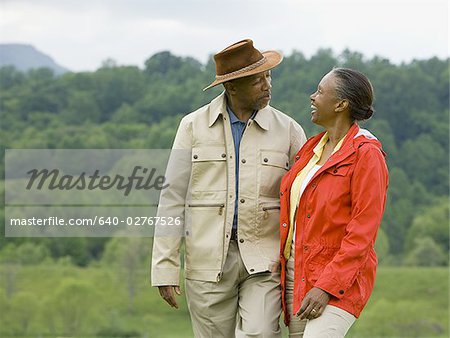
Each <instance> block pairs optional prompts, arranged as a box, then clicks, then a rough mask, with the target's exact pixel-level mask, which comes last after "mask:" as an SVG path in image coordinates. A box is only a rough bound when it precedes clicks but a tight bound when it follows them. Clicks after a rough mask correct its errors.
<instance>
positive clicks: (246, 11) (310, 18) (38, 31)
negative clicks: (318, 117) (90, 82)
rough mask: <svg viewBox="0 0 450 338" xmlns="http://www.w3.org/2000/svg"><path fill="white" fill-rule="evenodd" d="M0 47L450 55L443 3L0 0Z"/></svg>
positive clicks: (64, 55)
mask: <svg viewBox="0 0 450 338" xmlns="http://www.w3.org/2000/svg"><path fill="white" fill-rule="evenodd" d="M0 4H1V7H0V43H27V44H32V45H34V46H35V47H36V48H37V49H38V50H40V51H42V52H44V53H46V54H48V55H50V56H51V57H53V59H54V60H55V61H56V62H58V63H59V64H60V65H62V66H64V67H67V68H69V69H70V70H73V71H82V70H95V69H97V68H98V67H99V66H100V65H101V63H102V61H104V60H105V59H107V58H112V59H114V60H116V61H117V63H118V64H127V65H128V64H134V65H138V66H143V63H144V61H145V60H146V59H147V58H149V57H150V56H151V55H153V54H154V53H156V52H159V51H162V50H169V51H171V52H173V53H174V54H176V55H180V56H192V57H194V58H196V59H198V60H199V61H201V62H203V63H204V62H206V60H207V59H208V57H209V56H210V55H211V54H213V53H215V52H217V51H219V50H221V49H223V48H224V47H226V46H227V45H229V44H231V43H233V42H236V41H238V40H241V39H243V38H251V39H253V40H254V44H255V46H256V47H257V48H258V49H261V50H267V49H277V50H280V51H282V52H284V54H286V55H289V54H290V53H291V52H292V51H293V50H297V51H300V52H302V53H304V54H305V55H306V56H307V57H309V56H311V55H313V54H314V53H315V52H316V51H317V49H318V48H332V49H333V51H334V52H335V53H336V54H339V53H340V52H341V51H342V50H343V49H345V48H349V49H350V50H352V51H358V52H361V53H363V54H364V55H365V56H366V57H368V58H370V57H372V56H374V55H379V56H382V57H385V58H388V59H390V60H391V61H392V62H394V63H399V62H402V61H406V62H409V61H411V60H412V59H425V58H429V57H432V56H438V57H440V58H446V57H448V55H449V49H448V48H449V25H448V22H449V5H448V0H308V1H306V0H276V1H274V0H270V1H269V0H226V1H217V0H89V1H88V0H0Z"/></svg>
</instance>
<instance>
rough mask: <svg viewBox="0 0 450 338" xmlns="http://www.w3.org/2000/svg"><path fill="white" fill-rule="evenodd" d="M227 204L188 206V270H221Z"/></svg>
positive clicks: (193, 204) (196, 204)
mask: <svg viewBox="0 0 450 338" xmlns="http://www.w3.org/2000/svg"><path fill="white" fill-rule="evenodd" d="M224 208H225V203H191V204H188V210H187V219H188V227H187V232H186V268H190V269H205V270H209V269H221V265H222V259H223V241H224V231H225V224H224V222H225V215H224V212H223V211H224Z"/></svg>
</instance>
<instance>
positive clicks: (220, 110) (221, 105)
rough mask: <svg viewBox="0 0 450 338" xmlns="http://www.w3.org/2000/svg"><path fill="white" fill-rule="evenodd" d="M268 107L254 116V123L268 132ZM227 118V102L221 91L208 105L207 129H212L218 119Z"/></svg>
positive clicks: (269, 112)
mask: <svg viewBox="0 0 450 338" xmlns="http://www.w3.org/2000/svg"><path fill="white" fill-rule="evenodd" d="M270 114H271V111H270V106H266V107H264V108H263V109H260V110H258V112H257V113H256V115H255V118H254V121H255V122H256V123H258V125H259V126H260V127H261V128H262V129H264V130H269V126H270V121H269V119H270ZM220 115H222V116H227V115H228V112H227V102H226V97H225V91H223V92H222V93H221V94H220V95H219V96H217V97H216V98H215V99H213V100H212V101H211V103H210V107H209V124H208V126H209V127H212V125H213V124H214V123H215V122H216V121H217V119H218V117H219V116H220Z"/></svg>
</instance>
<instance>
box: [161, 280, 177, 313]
mask: <svg viewBox="0 0 450 338" xmlns="http://www.w3.org/2000/svg"><path fill="white" fill-rule="evenodd" d="M158 290H159V294H160V295H161V297H162V298H163V299H164V300H165V301H166V302H167V303H168V304H169V305H170V306H171V307H174V308H175V309H178V303H177V301H176V299H175V294H174V291H175V293H176V294H177V295H178V296H179V295H181V290H180V287H179V286H176V285H164V286H158Z"/></svg>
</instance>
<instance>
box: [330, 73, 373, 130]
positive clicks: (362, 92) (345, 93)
mask: <svg viewBox="0 0 450 338" xmlns="http://www.w3.org/2000/svg"><path fill="white" fill-rule="evenodd" d="M332 72H333V74H334V75H335V76H336V78H337V84H336V95H337V97H338V98H339V99H340V100H347V101H348V103H349V108H350V117H351V118H352V119H353V120H357V121H361V120H368V119H370V118H371V117H372V115H373V113H374V112H375V109H374V108H373V106H372V103H373V98H374V93H373V87H372V84H371V83H370V81H369V79H368V78H367V76H365V75H364V74H363V73H361V72H358V71H357V70H353V69H350V68H333V70H332Z"/></svg>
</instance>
